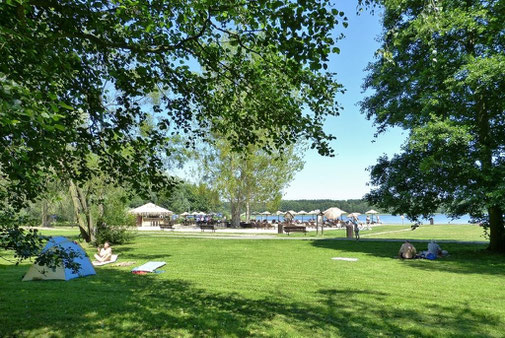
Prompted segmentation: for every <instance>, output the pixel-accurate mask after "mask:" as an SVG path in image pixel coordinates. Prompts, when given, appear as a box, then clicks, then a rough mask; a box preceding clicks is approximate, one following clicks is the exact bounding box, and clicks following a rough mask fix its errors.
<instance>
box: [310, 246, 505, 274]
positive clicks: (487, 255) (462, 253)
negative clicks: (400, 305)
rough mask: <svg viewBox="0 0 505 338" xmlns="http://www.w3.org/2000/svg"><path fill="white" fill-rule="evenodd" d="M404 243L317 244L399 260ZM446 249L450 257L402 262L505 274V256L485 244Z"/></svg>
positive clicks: (432, 268)
mask: <svg viewBox="0 0 505 338" xmlns="http://www.w3.org/2000/svg"><path fill="white" fill-rule="evenodd" d="M401 244H402V243H401V242H388V241H384V242H380V241H362V242H360V241H331V240H318V241H313V242H312V245H313V246H315V247H317V248H323V249H328V250H334V251H335V250H339V251H345V252H355V253H362V254H363V253H364V254H366V255H371V256H375V257H381V258H386V259H392V260H398V256H397V255H398V250H399V249H400V246H401ZM412 244H413V245H414V246H415V247H416V248H417V251H421V250H427V245H428V244H427V243H425V242H415V241H412ZM440 245H441V247H442V249H444V250H447V251H448V252H449V256H448V257H441V258H439V259H437V260H434V261H431V260H426V259H406V260H401V261H402V263H403V264H405V265H408V266H410V267H415V268H418V269H422V270H426V271H446V272H452V273H463V274H475V273H477V274H488V275H502V274H503V271H505V260H504V256H503V255H500V254H495V253H491V252H489V251H487V250H486V249H485V248H486V245H485V244H460V243H442V244H440Z"/></svg>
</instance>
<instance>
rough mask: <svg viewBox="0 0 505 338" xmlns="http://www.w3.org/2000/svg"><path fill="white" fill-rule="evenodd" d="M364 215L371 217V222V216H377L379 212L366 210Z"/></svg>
mask: <svg viewBox="0 0 505 338" xmlns="http://www.w3.org/2000/svg"><path fill="white" fill-rule="evenodd" d="M365 214H367V215H368V214H370V215H372V217H371V221H372V222H373V215H377V214H379V212H378V211H375V210H373V209H371V210H368V211H367V212H365Z"/></svg>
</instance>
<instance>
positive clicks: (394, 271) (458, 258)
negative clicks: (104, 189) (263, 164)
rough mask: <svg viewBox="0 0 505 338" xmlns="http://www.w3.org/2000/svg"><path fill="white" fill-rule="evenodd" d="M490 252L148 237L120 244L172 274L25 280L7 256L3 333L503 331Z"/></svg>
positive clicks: (124, 252) (120, 270) (499, 276)
mask: <svg viewBox="0 0 505 338" xmlns="http://www.w3.org/2000/svg"><path fill="white" fill-rule="evenodd" d="M416 231H417V230H416ZM86 248H87V250H89V253H92V252H93V249H92V248H90V247H86ZM482 248H483V246H480V245H461V244H445V245H444V249H448V250H449V251H450V252H451V256H450V257H448V258H445V259H441V260H437V261H425V260H416V261H400V260H398V259H394V258H393V257H392V256H393V255H394V254H395V253H396V252H397V250H398V243H390V242H355V241H277V240H239V241H238V240H213V239H204V238H202V239H185V238H170V237H160V238H155V237H152V236H148V237H147V236H146V237H144V236H141V237H139V238H137V239H136V240H135V241H134V243H131V244H128V245H124V246H121V247H116V248H115V251H116V252H117V253H119V254H120V260H119V261H123V262H124V261H134V262H136V264H137V265H140V264H142V263H144V262H146V261H149V260H164V261H166V262H167V265H166V266H165V267H164V268H162V269H164V270H165V272H164V273H162V274H152V275H146V276H135V275H132V274H130V273H129V270H130V269H131V267H114V266H104V267H100V268H97V275H96V276H91V277H86V278H79V279H76V280H73V281H70V282H59V281H51V282H23V283H22V282H20V279H21V278H22V276H23V274H24V273H25V272H26V270H27V267H28V264H22V265H20V266H13V265H2V264H4V262H0V281H1V283H2V287H1V291H0V314H1V316H0V336H2V335H5V334H14V335H28V336H40V335H56V336H89V335H104V336H138V335H141V334H144V335H182V336H190V335H213V336H244V335H251V334H252V335H269V336H271V335H276V336H277V335H288V336H297V335H304V336H314V335H318V336H319V335H320V336H365V335H368V336H379V335H386V336H394V335H396V336H461V337H468V336H480V337H482V336H496V337H498V336H502V335H503V330H502V328H503V327H504V326H505V308H504V307H503V304H505V276H504V274H503V271H504V269H505V261H504V259H503V256H494V255H491V254H488V253H486V252H484V251H483V250H482ZM335 256H343V257H356V258H358V259H359V261H358V262H345V261H333V260H331V259H330V258H331V257H335Z"/></svg>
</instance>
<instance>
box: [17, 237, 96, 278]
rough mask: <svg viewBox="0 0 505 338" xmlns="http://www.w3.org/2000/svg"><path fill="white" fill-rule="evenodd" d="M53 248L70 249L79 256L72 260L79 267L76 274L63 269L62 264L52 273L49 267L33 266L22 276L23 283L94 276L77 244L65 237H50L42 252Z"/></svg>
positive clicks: (89, 262) (90, 265)
mask: <svg viewBox="0 0 505 338" xmlns="http://www.w3.org/2000/svg"><path fill="white" fill-rule="evenodd" d="M55 247H59V248H60V249H65V250H68V249H70V250H73V251H74V252H76V253H78V254H79V257H75V258H74V261H75V262H76V263H78V264H79V265H80V267H79V270H78V271H77V273H74V272H73V271H72V269H69V268H65V267H64V266H63V263H61V264H60V265H59V266H57V267H56V270H54V271H53V269H51V268H50V267H47V266H40V265H38V264H33V265H32V266H31V267H30V269H29V270H28V272H27V273H26V275H25V276H24V278H23V281H29V280H48V279H59V280H70V279H73V278H77V277H83V276H88V275H95V274H96V272H95V269H94V268H93V265H92V264H91V261H90V260H89V257H88V255H87V254H86V252H85V251H84V249H83V248H81V246H80V245H79V244H77V243H75V242H73V241H71V240H69V239H68V238H65V237H52V238H51V239H50V240H49V241H48V242H47V244H46V246H45V247H44V249H43V250H42V252H45V251H47V250H51V249H53V248H55Z"/></svg>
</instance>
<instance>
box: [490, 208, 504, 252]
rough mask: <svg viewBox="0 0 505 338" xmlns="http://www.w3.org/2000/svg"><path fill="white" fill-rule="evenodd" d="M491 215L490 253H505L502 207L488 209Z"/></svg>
mask: <svg viewBox="0 0 505 338" xmlns="http://www.w3.org/2000/svg"><path fill="white" fill-rule="evenodd" d="M488 213H489V247H488V249H489V250H490V251H494V252H503V253H505V227H504V223H503V211H502V209H501V208H500V207H497V206H494V207H490V208H488Z"/></svg>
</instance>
